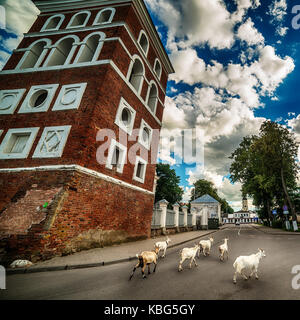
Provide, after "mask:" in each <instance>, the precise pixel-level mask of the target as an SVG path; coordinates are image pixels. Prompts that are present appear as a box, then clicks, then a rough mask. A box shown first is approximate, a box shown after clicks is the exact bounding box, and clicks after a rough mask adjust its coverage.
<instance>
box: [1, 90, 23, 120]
mask: <svg viewBox="0 0 300 320" xmlns="http://www.w3.org/2000/svg"><path fill="white" fill-rule="evenodd" d="M25 91H26V89H15V90H0V104H1V100H2V98H3V96H4V95H7V94H8V95H13V94H15V101H14V103H13V104H12V105H11V107H10V108H8V109H0V115H1V114H13V113H14V112H15V110H16V109H17V107H18V105H19V103H20V100H21V99H22V97H23V95H24V93H25Z"/></svg>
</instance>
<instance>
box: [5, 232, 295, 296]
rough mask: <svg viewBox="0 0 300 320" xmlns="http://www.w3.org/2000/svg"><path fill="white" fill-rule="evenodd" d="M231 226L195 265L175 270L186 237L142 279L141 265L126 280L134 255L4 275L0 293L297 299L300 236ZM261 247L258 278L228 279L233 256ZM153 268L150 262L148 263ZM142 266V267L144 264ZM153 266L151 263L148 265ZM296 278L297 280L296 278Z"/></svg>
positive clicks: (251, 251) (20, 294) (216, 239)
mask: <svg viewBox="0 0 300 320" xmlns="http://www.w3.org/2000/svg"><path fill="white" fill-rule="evenodd" d="M238 229H239V227H235V226H234V227H233V226H232V227H230V228H228V229H225V230H221V231H218V232H216V233H215V234H214V235H213V237H214V239H215V242H214V245H213V247H212V250H211V255H210V256H209V257H204V256H203V255H202V256H200V259H197V263H198V267H194V266H193V267H192V269H189V268H188V261H186V262H185V263H184V265H183V267H184V270H183V271H182V272H178V271H177V270H178V262H179V254H178V253H179V250H180V249H181V248H183V247H189V246H193V244H194V243H195V242H193V241H192V242H190V243H187V244H184V245H182V246H181V247H177V248H173V249H169V250H167V256H166V258H164V259H160V260H159V263H158V266H157V269H156V273H155V274H153V273H151V274H150V275H149V276H148V277H147V279H142V276H141V271H140V269H137V270H136V273H135V275H134V277H133V278H132V280H131V281H128V279H129V275H130V273H131V270H132V268H133V266H134V264H135V263H136V261H131V262H125V263H120V264H116V265H111V266H104V267H97V268H87V269H75V270H66V271H53V272H41V273H29V274H15V275H9V276H7V289H6V290H1V291H0V300H3V299H34V300H40V299H42V300H48V299H49V300H51V299H109V300H123V299H126V300H140V299H150V300H152V299H155V300H172V299H176V300H178V299H179V300H186V299H193V300H206V299H212V300H214V299H222V300H224V299H229V300H232V299H233V300H234V299H242V300H243V299H259V300H264V299H267V300H276V299H281V300H282V299H283V300H285V299H288V300H291V299H297V300H299V299H300V289H298V290H295V289H293V288H292V279H293V277H294V276H295V275H294V274H292V273H291V270H292V267H293V266H295V265H300V236H296V235H278V236H274V235H268V234H265V233H263V232H261V231H258V230H256V229H254V228H253V227H250V226H242V228H241V232H240V235H238ZM225 237H229V243H228V244H229V260H228V261H225V262H221V261H220V260H219V259H218V248H217V247H218V245H220V244H221V243H222V239H224V238H225ZM257 248H263V249H264V250H265V251H266V255H267V256H266V257H265V258H263V259H262V260H261V262H260V265H259V269H258V275H259V277H260V278H259V280H256V279H254V278H253V279H249V280H247V281H245V280H243V279H242V278H241V277H238V281H237V284H236V285H235V284H233V281H232V277H233V271H234V269H233V266H232V264H233V262H234V260H235V259H236V257H238V256H239V255H248V254H252V253H256V252H257ZM152 268H153V267H152ZM146 270H147V269H146ZM151 270H152V269H151ZM299 283H300V280H299Z"/></svg>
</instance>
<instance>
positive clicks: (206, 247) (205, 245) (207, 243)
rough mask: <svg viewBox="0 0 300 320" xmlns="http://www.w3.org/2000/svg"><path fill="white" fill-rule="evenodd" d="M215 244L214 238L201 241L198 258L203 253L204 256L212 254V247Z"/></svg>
mask: <svg viewBox="0 0 300 320" xmlns="http://www.w3.org/2000/svg"><path fill="white" fill-rule="evenodd" d="M213 242H214V239H213V238H209V240H201V241H199V246H200V250H199V253H198V258H199V256H200V253H201V252H203V254H204V256H206V255H209V254H210V249H211V247H212V244H213Z"/></svg>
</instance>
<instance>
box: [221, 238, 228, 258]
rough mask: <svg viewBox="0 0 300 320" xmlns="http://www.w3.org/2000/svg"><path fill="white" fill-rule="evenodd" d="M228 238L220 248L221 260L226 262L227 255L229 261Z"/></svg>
mask: <svg viewBox="0 0 300 320" xmlns="http://www.w3.org/2000/svg"><path fill="white" fill-rule="evenodd" d="M228 240H229V239H228V238H225V239H224V243H223V244H221V245H220V246H219V252H220V260H221V261H224V257H225V253H226V256H227V260H228Z"/></svg>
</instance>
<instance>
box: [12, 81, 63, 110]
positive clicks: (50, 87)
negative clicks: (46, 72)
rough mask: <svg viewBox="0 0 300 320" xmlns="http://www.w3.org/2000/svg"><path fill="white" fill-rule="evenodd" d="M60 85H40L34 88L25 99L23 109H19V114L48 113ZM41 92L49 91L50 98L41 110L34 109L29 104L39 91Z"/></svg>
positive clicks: (48, 97)
mask: <svg viewBox="0 0 300 320" xmlns="http://www.w3.org/2000/svg"><path fill="white" fill-rule="evenodd" d="M58 86H59V85H58V84H46V85H38V86H32V87H31V88H30V90H29V92H28V93H27V96H26V98H25V99H24V101H23V103H22V105H21V108H20V109H19V112H18V113H33V112H47V111H48V109H49V107H50V104H51V102H52V100H53V97H54V95H55V92H56V90H57V88H58ZM39 90H46V91H48V96H47V98H46V100H45V101H44V102H43V105H42V106H41V107H40V108H32V107H31V106H30V105H29V103H30V98H31V97H32V95H33V94H34V93H35V92H37V91H39Z"/></svg>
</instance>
